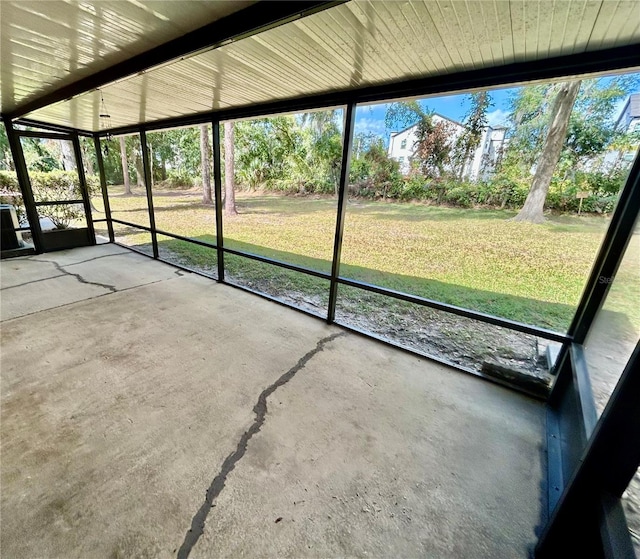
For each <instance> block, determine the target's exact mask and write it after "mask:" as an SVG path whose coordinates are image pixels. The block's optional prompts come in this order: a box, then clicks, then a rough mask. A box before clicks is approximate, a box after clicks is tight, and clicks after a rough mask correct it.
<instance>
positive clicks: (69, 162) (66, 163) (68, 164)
mask: <svg viewBox="0 0 640 559" xmlns="http://www.w3.org/2000/svg"><path fill="white" fill-rule="evenodd" d="M60 148H61V155H62V169H63V171H75V170H76V169H77V166H76V156H75V154H74V153H73V144H72V143H71V141H70V140H61V141H60Z"/></svg>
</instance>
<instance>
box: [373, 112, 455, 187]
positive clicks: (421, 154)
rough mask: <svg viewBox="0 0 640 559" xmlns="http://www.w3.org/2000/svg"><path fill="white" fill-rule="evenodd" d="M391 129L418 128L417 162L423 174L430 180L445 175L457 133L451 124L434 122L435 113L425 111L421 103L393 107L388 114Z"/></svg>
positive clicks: (387, 118)
mask: <svg viewBox="0 0 640 559" xmlns="http://www.w3.org/2000/svg"><path fill="white" fill-rule="evenodd" d="M385 124H386V126H387V128H388V129H391V128H394V127H395V128H397V127H398V126H399V127H407V126H410V125H413V124H417V125H418V126H417V130H416V136H417V140H416V143H415V145H414V146H413V147H414V149H415V156H414V161H415V162H416V163H417V164H418V168H419V169H420V172H421V173H422V174H423V175H424V176H425V177H428V178H438V177H442V176H444V175H445V174H446V170H447V166H448V164H449V163H450V161H451V150H452V147H453V145H452V139H453V138H454V130H453V127H452V125H451V124H450V123H448V122H447V121H445V120H442V119H439V118H438V119H436V118H434V114H433V112H432V111H429V110H428V108H427V107H425V108H423V107H422V106H421V105H420V104H419V103H418V101H415V100H414V101H401V102H397V103H391V105H389V107H388V108H387V112H386V114H385Z"/></svg>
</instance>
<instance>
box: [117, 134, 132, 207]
mask: <svg viewBox="0 0 640 559" xmlns="http://www.w3.org/2000/svg"><path fill="white" fill-rule="evenodd" d="M120 160H121V161H122V180H123V181H124V193H125V195H126V196H131V183H130V182H129V164H128V163H127V146H126V144H125V143H124V136H120Z"/></svg>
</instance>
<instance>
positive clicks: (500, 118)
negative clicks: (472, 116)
mask: <svg viewBox="0 0 640 559" xmlns="http://www.w3.org/2000/svg"><path fill="white" fill-rule="evenodd" d="M508 121H509V113H508V112H507V111H503V110H502V109H496V110H495V111H491V112H490V113H487V124H488V125H489V126H507V125H508Z"/></svg>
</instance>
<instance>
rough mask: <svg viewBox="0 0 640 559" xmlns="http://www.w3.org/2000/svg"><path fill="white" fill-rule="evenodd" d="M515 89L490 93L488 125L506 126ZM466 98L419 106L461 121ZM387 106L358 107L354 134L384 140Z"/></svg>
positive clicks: (435, 100) (444, 98) (446, 98)
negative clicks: (490, 104) (510, 97)
mask: <svg viewBox="0 0 640 559" xmlns="http://www.w3.org/2000/svg"><path fill="white" fill-rule="evenodd" d="M516 89H517V88H509V89H497V90H494V91H491V92H490V94H491V99H492V103H493V106H492V107H491V108H490V109H489V111H488V112H487V118H488V121H489V124H490V125H494V126H495V125H498V124H506V118H507V115H508V113H509V107H508V102H509V94H510V93H511V92H514V91H516ZM466 98H467V94H458V95H447V96H440V97H430V98H427V99H424V100H423V101H422V103H421V104H422V105H423V106H426V107H428V108H429V110H431V111H434V112H436V113H439V114H441V115H443V116H446V117H448V118H451V119H453V120H457V121H462V120H463V119H464V116H465V114H466V113H467V111H468V110H469V101H468V100H467V99H466ZM387 106H388V104H387V103H382V104H377V105H368V106H359V107H358V108H357V111H356V134H358V133H360V132H364V133H369V132H372V133H374V134H376V135H379V136H382V137H383V138H385V140H386V137H387V136H388V135H389V133H390V132H391V131H389V130H387V129H386V127H385V124H384V115H385V113H386V110H387Z"/></svg>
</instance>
